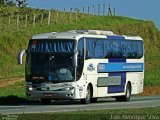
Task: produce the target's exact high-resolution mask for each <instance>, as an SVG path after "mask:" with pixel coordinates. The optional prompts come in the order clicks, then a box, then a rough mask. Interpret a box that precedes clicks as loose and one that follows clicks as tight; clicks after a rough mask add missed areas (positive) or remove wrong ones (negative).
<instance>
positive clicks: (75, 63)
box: [73, 51, 78, 67]
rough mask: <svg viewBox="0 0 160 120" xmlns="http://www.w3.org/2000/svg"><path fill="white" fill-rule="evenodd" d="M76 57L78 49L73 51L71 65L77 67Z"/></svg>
mask: <svg viewBox="0 0 160 120" xmlns="http://www.w3.org/2000/svg"><path fill="white" fill-rule="evenodd" d="M77 58H78V51H76V52H75V53H74V56H73V66H74V67H77V66H78V63H77Z"/></svg>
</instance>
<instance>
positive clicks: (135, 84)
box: [127, 72, 144, 94]
mask: <svg viewBox="0 0 160 120" xmlns="http://www.w3.org/2000/svg"><path fill="white" fill-rule="evenodd" d="M143 76H144V73H143V72H136V73H135V72H132V73H127V81H130V82H131V85H132V86H131V87H132V91H131V94H138V93H141V92H143Z"/></svg>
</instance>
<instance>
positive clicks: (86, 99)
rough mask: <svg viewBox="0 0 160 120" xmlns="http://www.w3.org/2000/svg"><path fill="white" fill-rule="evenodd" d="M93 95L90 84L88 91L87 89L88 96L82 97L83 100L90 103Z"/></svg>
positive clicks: (84, 102)
mask: <svg viewBox="0 0 160 120" xmlns="http://www.w3.org/2000/svg"><path fill="white" fill-rule="evenodd" d="M91 97H92V94H91V87H90V86H88V87H87V91H86V98H85V99H82V100H81V102H82V103H83V104H89V103H90V102H91Z"/></svg>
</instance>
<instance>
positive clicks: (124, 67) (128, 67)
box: [123, 65, 142, 69]
mask: <svg viewBox="0 0 160 120" xmlns="http://www.w3.org/2000/svg"><path fill="white" fill-rule="evenodd" d="M141 68H142V65H124V66H123V69H141Z"/></svg>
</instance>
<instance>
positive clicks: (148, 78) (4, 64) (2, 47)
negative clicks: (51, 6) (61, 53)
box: [0, 6, 160, 85]
mask: <svg viewBox="0 0 160 120" xmlns="http://www.w3.org/2000/svg"><path fill="white" fill-rule="evenodd" d="M0 13H1V14H0V15H1V17H0V21H1V22H0V31H1V32H0V79H2V78H8V77H15V76H23V75H24V65H23V66H19V65H17V55H18V52H19V50H20V49H21V48H26V47H27V44H28V40H29V38H30V37H31V36H32V35H33V34H38V33H44V32H51V31H67V30H71V29H100V30H111V31H113V32H114V33H115V34H120V35H130V36H141V37H142V38H143V39H144V44H145V62H146V65H145V70H146V71H145V72H146V73H145V85H160V80H159V78H160V61H159V58H160V31H158V29H157V28H156V27H155V25H154V23H153V22H151V21H143V20H137V19H132V18H127V17H119V16H110V17H108V16H105V17H104V16H93V15H82V14H79V15H78V19H77V20H75V19H73V21H72V22H68V15H69V13H66V15H65V21H61V20H62V19H61V18H62V16H60V15H62V14H63V13H60V14H59V18H58V22H57V23H56V22H54V18H53V17H52V18H51V22H52V23H51V25H50V26H48V25H47V19H48V17H47V13H48V11H45V10H38V9H31V8H23V9H20V8H15V7H3V6H0ZM24 13H27V14H28V15H29V18H28V19H30V21H32V17H31V16H33V13H36V14H37V16H38V15H40V14H41V13H44V15H45V14H46V17H44V21H46V23H44V25H40V18H39V17H37V19H36V22H37V23H36V25H35V27H33V26H32V22H29V23H28V24H29V25H28V27H27V28H25V29H24V27H23V26H22V27H20V28H19V29H18V30H17V29H15V28H14V26H16V21H15V22H12V23H11V26H10V28H9V27H8V25H7V23H8V22H7V20H8V18H9V16H11V19H14V16H16V15H17V14H20V15H22V16H21V17H24V16H25V14H24ZM52 14H53V15H55V14H56V13H55V11H54V10H53V11H52ZM73 15H75V14H73ZM21 19H22V18H21ZM22 20H23V19H22ZM23 24H24V21H22V22H21V25H23Z"/></svg>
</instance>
